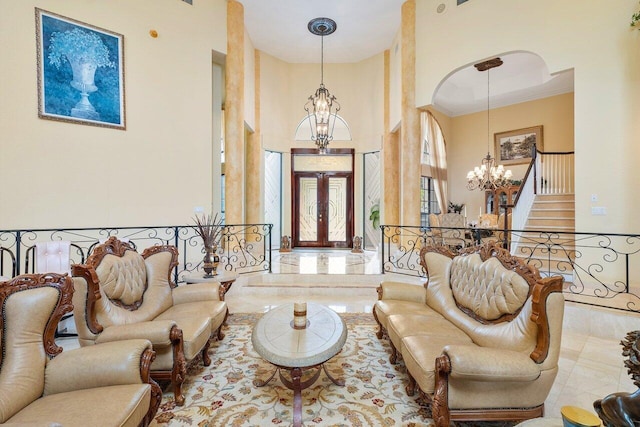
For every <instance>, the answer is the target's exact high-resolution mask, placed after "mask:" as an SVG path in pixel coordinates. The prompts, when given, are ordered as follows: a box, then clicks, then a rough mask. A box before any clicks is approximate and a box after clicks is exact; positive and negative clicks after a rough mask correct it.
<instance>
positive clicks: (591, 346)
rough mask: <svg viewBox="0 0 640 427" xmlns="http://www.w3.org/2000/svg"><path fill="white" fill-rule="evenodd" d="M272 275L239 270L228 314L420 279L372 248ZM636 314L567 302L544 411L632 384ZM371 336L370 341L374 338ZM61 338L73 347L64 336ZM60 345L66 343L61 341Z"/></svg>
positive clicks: (314, 255) (353, 306) (350, 305)
mask: <svg viewBox="0 0 640 427" xmlns="http://www.w3.org/2000/svg"><path fill="white" fill-rule="evenodd" d="M272 264H273V272H274V273H273V274H246V275H241V276H240V278H239V279H238V280H237V281H236V283H235V284H234V285H233V287H232V288H231V289H230V290H229V292H228V293H227V297H226V301H227V303H228V305H229V310H230V311H231V313H242V312H264V311H268V310H269V309H270V308H271V307H274V306H277V305H279V304H282V303H285V302H295V301H300V300H304V301H308V302H317V303H321V304H325V305H328V306H330V307H331V308H333V309H334V310H335V311H337V312H367V313H369V312H371V311H372V309H373V304H374V303H375V301H376V300H377V293H376V290H375V288H376V286H377V285H378V283H379V282H380V281H381V280H398V281H404V282H409V283H415V284H420V283H422V281H423V280H422V279H419V278H414V277H409V276H402V275H395V274H389V273H387V274H380V262H379V258H378V254H376V253H375V252H370V251H365V253H364V254H352V253H351V252H350V251H349V250H342V251H335V250H330V251H329V250H318V251H306V250H305V251H298V250H295V251H293V252H290V253H283V254H279V253H276V252H274V256H273V262H272ZM638 325H640V316H639V315H633V314H628V313H621V312H617V311H614V310H607V309H600V308H595V307H590V306H586V305H581V304H575V303H570V302H568V303H567V304H566V308H565V322H564V328H563V337H562V350H561V355H560V363H559V365H560V370H559V373H558V376H557V378H556V381H555V384H554V386H553V388H552V390H551V392H550V394H549V397H548V399H547V401H546V404H545V406H546V414H545V417H549V418H560V408H561V407H562V406H565V405H572V406H578V407H581V408H584V409H587V410H590V411H592V412H593V401H595V400H596V399H600V398H602V397H604V396H606V395H608V394H610V393H613V392H618V391H626V392H631V391H635V390H636V387H635V386H634V385H633V382H632V381H631V379H630V378H629V375H628V374H627V372H626V368H624V365H623V362H624V359H623V358H622V355H621V346H620V344H619V343H620V340H621V339H622V338H624V336H625V335H626V333H627V332H628V331H631V330H634V329H639V328H638ZM373 339H376V338H375V337H373ZM65 341H66V344H68V345H69V346H70V347H73V346H74V344H75V345H77V344H76V343H73V342H72V341H70V340H65ZM65 347H66V346H65Z"/></svg>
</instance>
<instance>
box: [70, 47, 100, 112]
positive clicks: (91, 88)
mask: <svg viewBox="0 0 640 427" xmlns="http://www.w3.org/2000/svg"><path fill="white" fill-rule="evenodd" d="M69 63H70V64H71V70H72V71H73V80H72V81H71V83H70V85H71V87H73V88H74V89H76V90H78V91H80V100H79V101H78V103H77V104H76V105H75V107H73V108H72V109H71V116H72V117H79V118H81V119H89V120H100V114H98V112H97V111H96V109H95V108H94V107H93V105H91V102H90V101H89V95H90V94H91V93H92V92H95V91H97V90H98V88H97V87H96V85H95V82H94V76H95V73H96V69H97V66H96V63H95V61H91V60H87V59H86V58H83V57H80V58H77V57H72V58H71V59H69Z"/></svg>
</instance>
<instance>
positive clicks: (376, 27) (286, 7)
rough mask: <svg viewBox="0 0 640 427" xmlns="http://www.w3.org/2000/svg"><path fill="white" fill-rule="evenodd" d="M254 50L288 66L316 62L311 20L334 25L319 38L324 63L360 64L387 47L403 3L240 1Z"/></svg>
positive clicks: (374, 0) (399, 0) (398, 0)
mask: <svg viewBox="0 0 640 427" xmlns="http://www.w3.org/2000/svg"><path fill="white" fill-rule="evenodd" d="M239 1H240V3H242V5H243V6H244V20H245V26H246V29H247V32H248V33H249V37H251V41H252V43H253V46H254V47H255V48H256V49H259V50H261V51H263V52H265V53H268V54H269V55H272V56H275V57H276V58H279V59H282V60H283V61H286V62H290V63H317V62H320V42H321V40H320V39H321V37H320V36H316V35H313V34H311V33H310V32H309V30H307V24H308V23H309V21H310V20H312V19H313V18H318V17H325V18H331V19H333V20H334V21H336V24H337V29H336V31H335V33H333V34H331V35H328V36H325V37H324V60H325V62H327V63H330V62H334V63H347V62H359V61H362V60H363V59H366V58H370V57H372V56H374V55H377V54H379V53H380V52H382V51H384V50H385V49H389V48H390V47H391V43H392V41H393V38H394V37H395V35H396V33H397V32H398V29H399V28H400V7H401V6H402V3H404V1H405V0H322V1H317V0H239Z"/></svg>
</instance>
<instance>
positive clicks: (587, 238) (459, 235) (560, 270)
mask: <svg viewBox="0 0 640 427" xmlns="http://www.w3.org/2000/svg"><path fill="white" fill-rule="evenodd" d="M380 228H381V230H382V260H381V264H382V265H381V267H382V272H383V273H388V272H393V273H397V274H405V275H411V276H419V277H425V271H424V270H423V268H422V266H421V265H420V262H419V254H420V249H421V248H422V246H423V245H425V244H446V245H447V246H449V247H450V248H451V249H453V250H457V249H459V248H462V247H467V246H470V245H476V244H478V243H482V242H484V241H487V240H499V241H501V242H502V244H503V245H504V246H505V247H507V248H510V247H511V242H512V240H517V241H518V242H519V243H518V246H517V248H514V249H512V253H513V255H516V256H519V257H521V258H523V259H525V261H526V262H527V263H528V264H529V265H532V266H534V267H536V268H537V269H538V271H540V274H541V275H542V276H553V275H561V276H563V277H564V280H565V286H564V293H565V298H566V300H567V301H574V302H577V303H581V304H588V305H594V306H600V307H608V308H614V309H618V310H625V311H633V312H640V234H610V233H609V234H606V233H581V232H549V231H538V230H526V231H525V230H507V232H506V233H505V232H504V231H503V230H489V229H478V228H445V227H431V228H430V229H429V228H426V227H404V226H390V225H382V226H380ZM447 233H448V234H447ZM443 235H444V236H445V237H443Z"/></svg>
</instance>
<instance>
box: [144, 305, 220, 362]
mask: <svg viewBox="0 0 640 427" xmlns="http://www.w3.org/2000/svg"><path fill="white" fill-rule="evenodd" d="M172 320H175V322H176V323H177V325H178V327H179V328H180V329H182V338H183V340H184V357H186V359H187V360H191V359H193V358H194V357H196V356H197V355H198V353H199V352H200V350H202V349H203V348H204V346H205V344H206V343H207V341H209V337H210V336H211V326H210V325H211V321H210V320H209V317H207V316H206V315H200V316H190V315H189V316H184V317H177V316H172ZM151 369H154V365H153V364H152V365H151Z"/></svg>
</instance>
